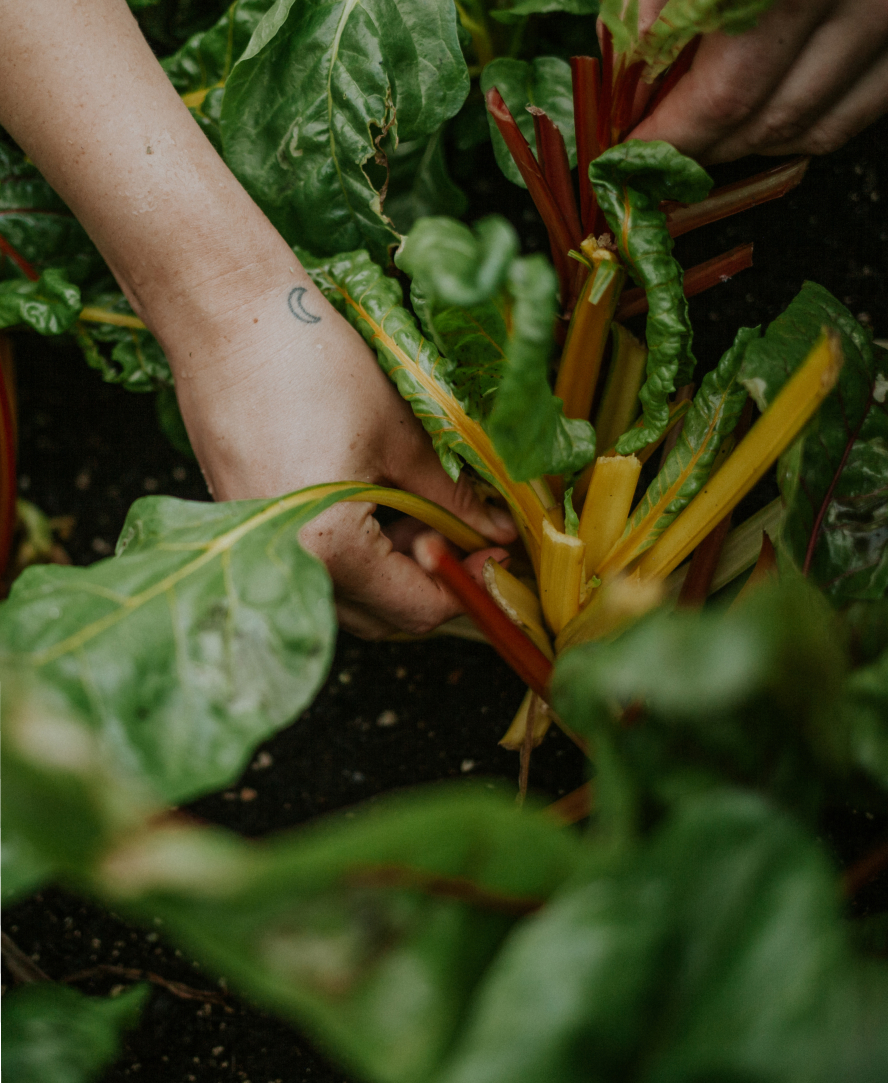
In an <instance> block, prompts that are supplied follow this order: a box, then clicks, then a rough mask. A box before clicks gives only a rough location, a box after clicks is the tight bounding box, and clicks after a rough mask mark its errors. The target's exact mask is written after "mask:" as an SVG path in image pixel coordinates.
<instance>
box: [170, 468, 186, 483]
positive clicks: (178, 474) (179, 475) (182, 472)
mask: <svg viewBox="0 0 888 1083" xmlns="http://www.w3.org/2000/svg"><path fill="white" fill-rule="evenodd" d="M187 477H188V471H187V470H186V469H185V467H184V466H174V467H173V481H184V480H185V479H186V478H187Z"/></svg>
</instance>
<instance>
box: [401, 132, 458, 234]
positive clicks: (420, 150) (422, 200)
mask: <svg viewBox="0 0 888 1083" xmlns="http://www.w3.org/2000/svg"><path fill="white" fill-rule="evenodd" d="M388 166H389V180H388V194H387V195H386V198H385V212H386V214H387V215H388V216H389V218H391V220H392V222H393V223H394V226H395V229H396V230H397V231H398V232H399V233H402V234H404V233H408V232H409V231H410V230H411V229H412V228H413V226H414V225H415V223H416V222H417V221H418V220H419V219H421V218H428V217H429V216H430V215H439V214H450V215H453V216H454V217H455V218H458V217H459V216H460V215H462V214H465V211H466V208H467V207H468V200H467V199H466V195H465V193H464V192H463V191H462V189H460V188H458V187H457V186H456V185H455V184H454V183H453V181H452V180H451V178H450V174H449V173H448V172H447V162H446V159H445V157H444V128H443V127H441V128H439V129H438V131H437V132H435V133H434V135H432V136H431V137H430V138H429V139H428V140H421V139H417V140H415V141H414V142H412V143H401V144H399V146H398V147H397V149H396V150H395V152H394V153H393V154H390V155H389V158H388Z"/></svg>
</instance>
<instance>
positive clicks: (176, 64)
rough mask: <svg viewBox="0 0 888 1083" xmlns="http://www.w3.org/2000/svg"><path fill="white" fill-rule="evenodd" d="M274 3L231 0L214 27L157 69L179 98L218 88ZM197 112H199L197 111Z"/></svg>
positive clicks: (271, 1)
mask: <svg viewBox="0 0 888 1083" xmlns="http://www.w3.org/2000/svg"><path fill="white" fill-rule="evenodd" d="M273 2H274V0H234V3H233V4H232V5H231V6H230V7H229V8H228V9H227V11H226V12H225V13H224V15H222V17H221V18H220V19H219V20H218V22H216V24H215V25H214V26H212V27H210V29H209V30H203V31H200V32H198V33H196V34H192V35H191V37H190V38H189V39H188V40H187V41H186V42H185V44H184V45H183V46H182V47H181V48H180V49H178V50H177V51H176V52H175V53H173V54H172V56H168V57H165V58H164V59H163V60H162V61H161V62H160V64H161V67H162V68H163V70H164V71H165V72H166V73H167V75H168V77H169V80H170V82H171V83H172V84H173V86H174V87H175V88H176V90H177V91H178V92H179V93H180V94H194V93H195V92H196V91H200V90H210V89H212V88H213V87H217V86H222V85H224V83H225V80H226V79H227V78H228V76H229V75H230V74H231V69H232V68H233V67H234V64H235V63H236V62H237V60H239V59H240V57H241V55H242V54H243V52H244V50H245V49H246V48H247V46H248V45H249V43H250V38H251V37H252V36H253V31H254V30H255V29H256V27H257V26H258V25H259V22H260V20H261V19H262V16H263V15H264V14H265V12H266V11H268V9H269V8H270V7H271V6H272V4H273ZM198 111H199V110H198Z"/></svg>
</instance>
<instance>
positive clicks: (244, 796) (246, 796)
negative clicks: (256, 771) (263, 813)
mask: <svg viewBox="0 0 888 1083" xmlns="http://www.w3.org/2000/svg"><path fill="white" fill-rule="evenodd" d="M256 796H257V795H256V791H255V790H253V789H250V787H249V786H244V788H243V789H242V790H241V792H240V799H241V801H255V800H256Z"/></svg>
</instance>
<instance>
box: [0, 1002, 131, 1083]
mask: <svg viewBox="0 0 888 1083" xmlns="http://www.w3.org/2000/svg"><path fill="white" fill-rule="evenodd" d="M148 992H149V990H148V986H147V985H137V986H135V988H133V989H128V990H127V991H126V992H124V993H121V995H120V996H116V997H88V996H84V995H83V994H82V993H78V992H77V990H76V989H70V988H68V987H67V986H65V985H57V984H55V983H49V982H38V983H36V984H33V985H25V986H23V987H21V988H18V989H15V990H13V991H12V992H10V993H8V994H6V995H4V997H3V1070H4V1073H5V1074H6V1075H7V1078H8V1079H10V1080H14V1081H15V1083H89V1081H90V1080H95V1079H98V1078H99V1077H100V1076H101V1075H102V1074H103V1070H104V1069H105V1068H107V1067H108V1066H109V1065H110V1064H111V1063H112V1062H113V1061H114V1059H115V1058H116V1057H117V1055H118V1054H119V1052H120V1047H121V1044H122V1034H123V1031H125V1030H129V1029H130V1027H132V1026H134V1025H135V1024H136V1022H137V1020H138V1015H139V1011H140V1009H141V1008H142V1006H143V1005H144V1003H145V1001H146V1000H147V998H148Z"/></svg>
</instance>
